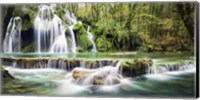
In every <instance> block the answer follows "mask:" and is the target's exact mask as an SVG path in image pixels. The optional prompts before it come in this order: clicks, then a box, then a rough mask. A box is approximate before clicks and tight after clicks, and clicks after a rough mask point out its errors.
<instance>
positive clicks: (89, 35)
mask: <svg viewBox="0 0 200 100" xmlns="http://www.w3.org/2000/svg"><path fill="white" fill-rule="evenodd" d="M87 36H88V38H89V39H90V41H91V42H92V45H93V46H92V49H91V51H92V52H97V49H96V44H95V43H94V37H93V35H92V34H91V33H90V26H88V28H87Z"/></svg>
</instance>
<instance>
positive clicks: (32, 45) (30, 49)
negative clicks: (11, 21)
mask: <svg viewBox="0 0 200 100" xmlns="http://www.w3.org/2000/svg"><path fill="white" fill-rule="evenodd" d="M32 50H35V49H34V44H33V43H32V44H29V45H27V46H25V47H24V48H22V52H32Z"/></svg>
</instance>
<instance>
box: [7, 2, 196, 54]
mask: <svg viewBox="0 0 200 100" xmlns="http://www.w3.org/2000/svg"><path fill="white" fill-rule="evenodd" d="M66 10H68V11H69V12H73V13H74V15H75V16H76V18H77V20H78V21H81V23H82V24H76V25H75V27H74V28H73V30H74V31H75V35H76V39H77V38H80V39H77V41H78V43H79V44H81V46H82V47H81V48H78V49H77V51H79V52H84V51H87V49H88V48H90V44H91V43H89V42H88V43H87V39H84V37H80V36H78V35H79V34H85V32H86V30H87V27H88V26H90V27H91V33H92V35H93V36H94V41H95V44H96V47H97V50H98V51H99V52H113V51H116V52H117V51H142V52H175V53H181V52H185V51H186V52H190V53H193V52H194V40H195V37H194V25H195V21H194V20H195V3H193V2H191V3H165V4H164V3H74V4H64V5H62V4H58V5H56V14H57V15H58V16H59V17H60V18H61V19H63V20H64V22H65V23H67V21H65V19H64V14H65V11H66ZM36 12H37V6H36V5H16V6H12V5H6V6H5V7H4V9H3V13H4V14H3V18H4V24H3V33H4V34H3V36H5V33H6V32H5V31H6V28H7V25H8V23H9V20H10V18H11V17H13V16H20V17H21V18H22V20H23V21H22V40H23V42H22V43H23V44H22V48H23V51H24V52H28V51H31V50H33V48H34V46H33V44H32V42H33V38H31V37H33V33H34V32H33V31H34V30H33V24H34V17H35V14H36ZM66 26H67V24H66ZM66 35H67V34H66ZM30 44H31V45H30Z"/></svg>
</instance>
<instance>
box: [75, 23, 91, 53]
mask: <svg viewBox="0 0 200 100" xmlns="http://www.w3.org/2000/svg"><path fill="white" fill-rule="evenodd" d="M73 30H74V32H75V37H76V43H77V44H78V46H79V47H80V48H82V50H83V51H89V50H90V48H91V47H92V42H91V40H90V39H89V38H88V36H87V31H86V29H85V28H84V27H83V25H82V24H76V25H74V28H73Z"/></svg>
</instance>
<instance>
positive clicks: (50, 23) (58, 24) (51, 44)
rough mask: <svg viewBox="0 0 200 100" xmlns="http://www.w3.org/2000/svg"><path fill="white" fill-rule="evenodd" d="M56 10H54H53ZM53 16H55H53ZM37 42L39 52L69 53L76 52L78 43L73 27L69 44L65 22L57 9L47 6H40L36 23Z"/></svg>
mask: <svg viewBox="0 0 200 100" xmlns="http://www.w3.org/2000/svg"><path fill="white" fill-rule="evenodd" d="M53 8H54V9H53ZM52 15H53V16H52ZM34 28H35V41H36V48H37V50H36V51H37V52H38V53H41V52H50V53H68V52H76V41H75V36H74V33H73V30H72V29H73V27H68V29H69V30H70V31H69V33H70V39H71V42H70V43H68V42H69V41H67V39H66V36H65V32H66V28H65V25H64V23H63V21H62V20H61V19H60V18H59V17H58V16H57V15H56V11H55V7H54V6H53V7H50V6H47V5H41V6H39V10H38V13H37V16H36V18H35V22H34Z"/></svg>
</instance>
